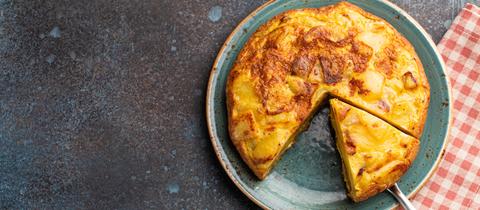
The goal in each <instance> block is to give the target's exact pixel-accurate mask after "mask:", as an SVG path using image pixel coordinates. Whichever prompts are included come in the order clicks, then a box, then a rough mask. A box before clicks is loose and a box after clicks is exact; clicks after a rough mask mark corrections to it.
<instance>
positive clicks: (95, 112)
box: [0, 0, 466, 209]
mask: <svg viewBox="0 0 480 210" xmlns="http://www.w3.org/2000/svg"><path fill="white" fill-rule="evenodd" d="M263 2H264V1H257V0H249V1H240V0H238V1H226V0H213V1H200V0H197V1H186V0H182V1H165V0H154V1H152V0H144V1H141V0H136V1H133V0H120V1H113V0H112V1H108V0H98V1H91V0H80V1H76V0H71V1H37V0H35V1H29V0H19V1H9V0H0V69H1V70H0V209H1V208H5V209H12V208H13V209H17V208H41V209H44V208H46V209H51V208H80V209H83V208H87V209H105V208H107V209H112V208H115V209H117V208H118V209H143V208H153V209H207V208H208V209H252V208H257V207H256V206H255V205H254V204H253V203H252V202H250V201H249V200H248V198H247V197H246V196H244V195H243V194H242V193H241V192H240V191H239V190H238V189H237V188H236V187H235V185H234V184H233V183H232V182H231V181H230V180H229V179H228V177H227V176H226V173H225V172H224V171H223V169H222V168H221V166H220V164H219V162H218V161H217V159H216V157H215V155H214V152H213V150H212V147H211V144H210V140H209V137H208V133H207V128H206V123H205V112H204V110H205V107H204V102H205V89H206V86H207V80H208V77H209V72H210V68H211V65H212V63H213V60H214V58H215V56H216V54H217V52H218V50H219V48H220V46H221V45H222V43H223V41H224V40H225V39H226V37H227V35H228V34H229V33H230V31H231V30H232V29H233V28H234V27H235V26H236V25H237V23H239V22H240V21H241V20H242V19H243V18H244V17H245V16H247V15H248V14H249V13H250V12H251V11H252V10H254V9H255V8H256V7H258V6H260V5H261V4H262V3H263ZM394 2H395V3H397V4H398V5H399V6H400V7H402V8H403V9H405V10H406V11H407V12H408V13H410V14H411V15H412V16H413V17H414V18H416V19H417V20H418V21H419V22H420V23H421V24H422V25H423V26H424V27H425V28H426V29H427V31H428V32H429V33H430V34H431V35H432V36H433V39H434V40H435V41H436V42H438V41H439V40H440V38H441V37H442V35H443V34H444V32H445V31H446V29H447V28H448V26H449V25H450V23H451V20H452V19H453V18H454V17H455V15H456V14H457V13H458V11H459V9H460V8H461V7H462V6H463V5H464V3H465V2H466V1H453V0H450V1H447V0H443V1H423V0H411V1H407V0H405V1H394ZM215 6H217V7H215ZM212 8H213V9H212ZM209 12H210V16H209ZM220 13H221V14H220Z"/></svg>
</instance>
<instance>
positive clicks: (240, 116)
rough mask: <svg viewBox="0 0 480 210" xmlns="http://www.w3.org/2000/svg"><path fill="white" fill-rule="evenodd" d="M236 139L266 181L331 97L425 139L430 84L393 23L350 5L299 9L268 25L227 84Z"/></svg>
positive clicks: (240, 59) (249, 44)
mask: <svg viewBox="0 0 480 210" xmlns="http://www.w3.org/2000/svg"><path fill="white" fill-rule="evenodd" d="M226 94H227V108H228V120H229V132H230V137H231V140H232V141H233V143H234V145H235V146H236V148H237V150H238V151H239V153H240V155H241V156H242V158H243V160H244V161H245V162H246V163H247V165H248V166H249V167H250V168H251V169H252V170H253V172H254V173H255V174H256V175H257V176H258V177H259V178H260V179H263V178H265V176H266V175H267V174H268V172H269V171H270V169H271V168H272V166H273V165H274V163H275V162H276V161H277V160H278V158H279V157H280V155H281V154H282V153H283V152H284V151H285V150H286V149H287V148H288V147H289V146H290V144H291V143H292V142H293V140H294V138H295V136H296V134H297V133H298V132H299V131H300V130H301V129H302V127H303V125H304V124H307V123H308V121H309V118H310V117H311V116H312V114H313V113H314V112H315V110H316V108H317V107H318V105H319V104H320V103H321V102H322V101H324V99H325V98H326V95H327V94H330V95H331V96H333V97H337V98H341V99H342V100H344V101H348V102H349V103H351V104H353V105H355V106H357V107H360V108H362V109H364V110H366V111H368V112H370V113H372V114H374V115H376V116H378V117H379V118H381V119H383V120H385V121H387V122H389V123H390V124H392V125H394V126H396V127H398V128H400V129H401V130H402V131H404V132H406V133H408V134H410V135H412V136H414V137H417V138H418V137H419V136H420V135H421V133H422V129H423V125H424V123H425V119H426V114H427V110H428V103H429V96H430V95H429V85H428V81H427V79H426V76H425V73H424V70H423V68H422V64H421V63H420V60H419V59H418V57H417V55H416V53H415V51H414V49H413V47H412V46H411V45H410V43H409V42H408V41H407V40H406V39H405V38H403V37H402V35H400V34H399V33H398V32H397V31H396V30H395V29H394V28H393V27H392V26H391V25H390V24H388V23H387V22H386V21H385V20H383V19H380V18H378V17H376V16H374V15H372V14H370V13H367V12H365V11H364V10H362V9H360V8H358V7H356V6H354V5H352V4H350V3H346V2H340V3H338V4H335V5H332V6H327V7H322V8H308V9H299V10H291V11H287V12H284V13H282V14H279V15H277V16H275V17H274V18H272V19H271V20H269V21H268V22H267V23H265V24H264V25H262V26H261V27H260V28H259V29H258V30H257V31H256V32H255V33H254V34H253V35H252V36H251V37H250V39H249V41H248V42H247V43H246V44H245V46H244V48H243V49H242V51H241V52H240V54H239V55H238V57H237V60H236V62H235V64H234V66H233V68H232V69H231V72H230V74H229V77H228V81H227V89H226Z"/></svg>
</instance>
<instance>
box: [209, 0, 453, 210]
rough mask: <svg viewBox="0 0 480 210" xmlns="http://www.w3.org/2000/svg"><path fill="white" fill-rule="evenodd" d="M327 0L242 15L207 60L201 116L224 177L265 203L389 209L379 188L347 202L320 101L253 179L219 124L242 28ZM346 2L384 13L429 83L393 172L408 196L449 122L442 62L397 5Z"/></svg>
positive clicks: (425, 173) (434, 159) (441, 144)
mask: <svg viewBox="0 0 480 210" xmlns="http://www.w3.org/2000/svg"><path fill="white" fill-rule="evenodd" d="M336 2H337V1H327V0H310V1H308V0H304V1H288V0H278V1H270V2H268V3H266V4H264V5H263V6H261V7H260V8H258V9H256V10H255V11H254V12H253V13H251V14H250V15H249V16H248V17H246V18H245V19H244V20H243V21H242V22H241V23H240V24H239V25H238V26H237V28H236V29H235V30H234V31H233V32H232V33H231V34H230V36H229V37H228V38H227V41H226V42H225V44H224V45H223V47H222V49H221V50H220V52H219V54H218V56H217V59H216V60H215V63H214V65H213V69H212V72H211V75H210V81H209V84H208V90H207V107H206V108H207V121H208V127H209V132H210V137H211V140H212V144H213V147H214V150H215V153H216V154H217V156H218V159H219V160H220V163H221V164H222V166H223V168H224V169H225V171H226V172H227V174H228V176H229V177H230V178H231V179H232V181H233V182H234V183H235V184H236V185H237V186H238V188H240V190H241V191H242V192H243V193H245V195H247V196H248V197H249V198H250V199H251V200H252V201H253V202H255V203H256V204H258V205H259V206H260V207H262V208H265V209H344V208H358V209H389V208H392V207H394V206H395V205H396V202H395V200H394V199H393V197H392V196H390V195H389V194H387V193H386V192H384V193H380V194H379V195H377V196H375V197H372V198H370V199H368V200H366V201H364V202H360V203H353V202H351V201H350V200H349V199H348V198H347V197H346V195H345V186H344V183H343V180H342V173H341V162H340V159H339V157H338V154H337V152H336V150H335V146H334V143H333V138H332V136H331V132H330V122H329V121H328V118H327V115H328V107H326V108H323V109H321V110H320V111H319V113H318V114H317V115H316V117H315V118H314V119H313V121H312V123H311V125H310V128H309V129H308V130H306V131H305V132H303V133H301V134H300V135H299V136H298V137H297V141H296V143H295V144H294V146H292V148H290V149H289V150H288V151H287V152H286V153H285V155H284V156H283V157H282V159H281V160H280V162H279V163H278V164H277V165H276V166H275V168H274V169H273V171H272V172H271V174H270V175H269V176H268V178H266V179H265V180H263V181H259V180H258V179H256V178H255V177H254V175H253V174H252V173H251V172H250V170H249V169H248V167H247V166H246V165H245V164H244V163H243V162H242V160H241V158H240V156H239V155H238V153H237V151H236V150H235V148H234V146H233V145H232V143H231V142H230V139H229V137H228V131H227V112H226V107H225V83H226V78H227V75H228V73H229V71H230V68H231V66H232V64H233V62H234V61H235V58H236V56H237V54H238V52H239V50H240V49H241V48H242V46H243V44H244V43H245V42H246V41H247V40H248V38H249V37H250V35H251V34H252V33H253V32H254V31H255V30H256V29H257V28H258V27H259V26H260V25H261V24H263V23H265V22H266V21H267V20H269V19H270V18H272V17H273V16H275V15H277V14H279V13H281V12H283V11H286V10H290V9H298V8H308V7H321V6H326V5H330V4H333V3H336ZM350 2H351V3H353V4H356V5H357V6H359V7H361V8H363V9H365V10H366V11H368V12H370V13H373V14H375V15H377V16H379V17H382V18H384V19H385V20H387V21H388V22H390V24H392V25H393V26H394V27H395V28H396V29H397V30H398V31H399V32H400V33H402V34H403V35H404V36H405V37H406V38H407V39H408V40H409V41H410V42H411V43H412V45H413V46H414V47H415V50H416V52H417V54H418V55H419V57H420V59H421V60H422V63H423V67H424V69H425V71H426V74H427V77H428V80H429V83H430V86H431V93H430V94H431V95H430V96H431V101H430V107H429V110H428V119H427V123H426V125H425V129H424V132H423V136H422V139H421V148H420V151H419V153H418V156H417V158H416V160H415V161H414V163H413V165H412V166H411V168H410V170H409V171H408V172H407V173H406V174H405V175H404V176H403V177H402V178H401V180H400V181H399V186H400V188H401V189H402V191H403V192H404V193H405V194H407V195H409V196H412V195H413V194H414V193H415V192H416V191H417V190H418V189H419V188H420V187H421V186H422V185H423V184H424V183H425V181H426V180H427V179H428V178H429V177H430V175H431V174H432V173H433V171H434V170H435V168H436V166H437V164H438V163H439V160H440V159H441V157H442V155H443V152H444V149H445V144H446V142H445V141H446V136H447V132H448V127H449V124H450V107H451V105H450V90H449V85H448V81H447V76H446V75H445V67H444V64H443V62H442V60H441V57H440V55H439V53H438V52H437V50H436V48H435V44H434V43H433V41H432V40H431V38H430V36H429V35H428V34H427V33H426V32H425V30H424V29H422V27H421V26H420V25H419V24H418V23H417V22H416V21H415V20H413V19H412V17H410V16H409V15H408V14H406V13H405V12H404V11H402V10H401V9H400V8H398V7H397V6H395V5H393V4H392V3H389V2H387V1H381V0H374V1H372V0H352V1H350Z"/></svg>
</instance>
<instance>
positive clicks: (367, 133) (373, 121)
mask: <svg viewBox="0 0 480 210" xmlns="http://www.w3.org/2000/svg"><path fill="white" fill-rule="evenodd" d="M330 106H331V109H330V110H331V111H330V116H331V119H332V120H331V121H332V124H333V128H334V129H335V133H336V135H337V141H336V143H337V148H338V151H339V152H340V156H341V159H342V162H343V164H342V165H343V175H344V180H345V183H346V184H347V189H348V196H349V197H350V198H352V200H353V201H356V202H358V201H362V200H365V199H367V198H369V197H371V196H373V195H375V194H377V193H378V192H381V191H384V190H385V189H387V188H389V187H390V186H392V185H393V184H394V183H395V182H397V181H398V179H400V177H401V176H402V175H403V174H404V173H405V172H406V171H407V169H408V168H409V167H410V165H411V164H412V162H413V160H414V159H415V156H416V154H417V151H418V147H419V144H420V141H419V140H418V139H416V138H414V137H412V136H409V135H407V134H405V133H403V132H401V131H400V130H398V129H397V128H395V127H393V126H392V125H390V124H388V123H386V122H385V121H383V120H381V119H379V118H377V117H375V116H373V115H371V114H370V113H368V112H365V111H363V110H360V109H358V108H356V107H353V106H351V105H349V104H346V103H344V102H342V101H339V100H338V99H331V100H330Z"/></svg>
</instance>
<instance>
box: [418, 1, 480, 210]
mask: <svg viewBox="0 0 480 210" xmlns="http://www.w3.org/2000/svg"><path fill="white" fill-rule="evenodd" d="M438 50H439V51H440V53H441V54H442V57H443V59H444V61H445V64H446V66H447V71H448V75H449V77H450V81H451V85H452V94H453V95H452V97H453V113H452V114H453V122H452V123H453V124H452V127H451V130H450V135H449V144H448V146H447V151H446V153H445V156H444V159H443V160H442V162H441V163H440V165H439V167H438V170H437V171H436V173H435V174H434V175H433V176H432V177H431V179H430V180H429V181H428V183H427V184H426V185H425V187H423V188H422V189H421V190H420V191H419V192H418V194H417V195H416V196H415V197H414V200H413V204H414V206H416V207H417V208H418V209H480V8H479V7H477V6H475V5H472V4H467V5H466V7H465V8H463V9H462V11H461V12H460V14H459V15H458V16H457V17H456V19H455V21H454V22H453V23H452V25H451V27H450V29H449V30H448V31H447V33H446V34H445V36H444V37H443V39H442V41H440V43H439V44H438Z"/></svg>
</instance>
